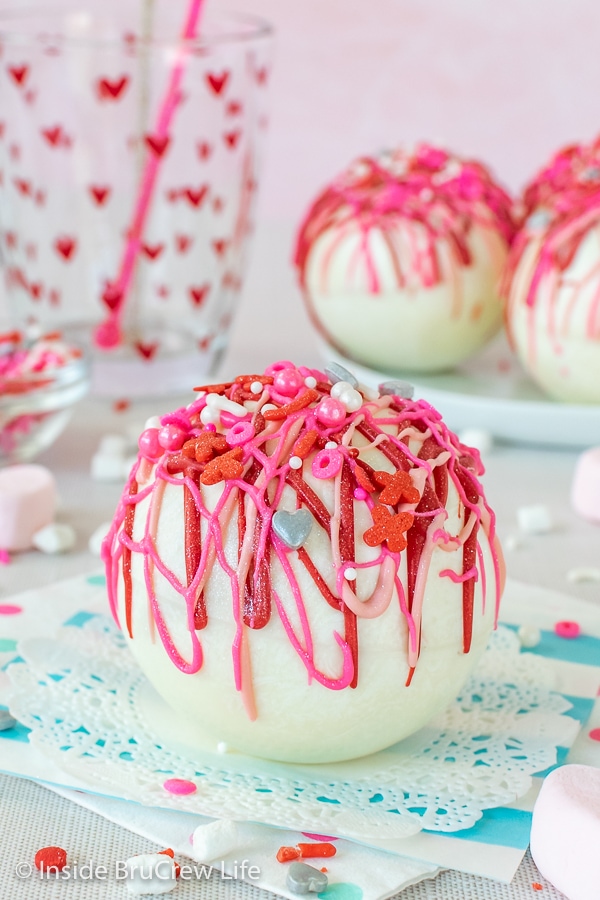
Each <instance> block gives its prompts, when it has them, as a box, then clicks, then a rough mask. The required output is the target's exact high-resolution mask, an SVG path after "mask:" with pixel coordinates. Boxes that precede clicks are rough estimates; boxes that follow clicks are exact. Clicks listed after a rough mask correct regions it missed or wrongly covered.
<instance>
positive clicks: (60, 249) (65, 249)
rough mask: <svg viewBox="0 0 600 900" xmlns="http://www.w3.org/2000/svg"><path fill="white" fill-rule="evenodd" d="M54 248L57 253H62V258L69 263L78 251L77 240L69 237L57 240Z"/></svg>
mask: <svg viewBox="0 0 600 900" xmlns="http://www.w3.org/2000/svg"><path fill="white" fill-rule="evenodd" d="M54 247H55V249H56V252H57V253H60V255H61V256H62V258H63V259H64V260H65V261H66V262H68V261H69V260H70V259H71V257H72V256H73V254H74V253H75V250H76V249H77V241H76V240H75V238H72V237H67V236H66V235H65V236H63V237H59V238H57V239H56V240H55V242H54Z"/></svg>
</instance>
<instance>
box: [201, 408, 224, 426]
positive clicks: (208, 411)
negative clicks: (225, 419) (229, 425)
mask: <svg viewBox="0 0 600 900" xmlns="http://www.w3.org/2000/svg"><path fill="white" fill-rule="evenodd" d="M200 421H201V422H202V424H203V425H220V424H221V412H220V410H218V409H215V408H214V407H212V406H205V407H204V409H203V410H202V412H201V413H200Z"/></svg>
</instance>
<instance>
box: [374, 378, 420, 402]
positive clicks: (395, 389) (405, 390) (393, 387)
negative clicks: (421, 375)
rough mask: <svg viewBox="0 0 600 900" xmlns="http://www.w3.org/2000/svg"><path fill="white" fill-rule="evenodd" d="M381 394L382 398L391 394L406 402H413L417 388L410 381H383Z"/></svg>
mask: <svg viewBox="0 0 600 900" xmlns="http://www.w3.org/2000/svg"><path fill="white" fill-rule="evenodd" d="M379 393H380V394H381V395H382V396H384V395H386V394H391V396H393V397H402V398H403V399H404V400H412V398H413V397H414V395H415V388H414V385H412V384H411V383H410V381H400V380H392V381H383V382H382V383H381V384H380V385H379Z"/></svg>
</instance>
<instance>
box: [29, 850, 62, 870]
mask: <svg viewBox="0 0 600 900" xmlns="http://www.w3.org/2000/svg"><path fill="white" fill-rule="evenodd" d="M34 863H35V867H36V869H39V870H40V872H48V871H50V872H52V871H54V872H62V870H63V869H64V867H65V866H66V865H67V851H66V850H63V848H62V847H42V848H41V850H38V852H37V853H36V854H35V858H34Z"/></svg>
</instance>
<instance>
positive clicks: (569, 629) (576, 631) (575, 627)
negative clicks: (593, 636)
mask: <svg viewBox="0 0 600 900" xmlns="http://www.w3.org/2000/svg"><path fill="white" fill-rule="evenodd" d="M554 632H555V634H557V635H558V636H559V637H561V638H567V639H568V640H572V639H573V638H576V637H579V635H580V634H581V628H580V627H579V623H578V622H569V621H567V620H565V621H564V622H557V623H556V625H555V626H554Z"/></svg>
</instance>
